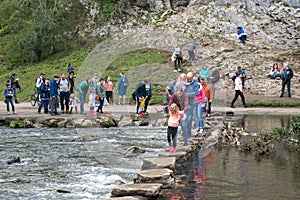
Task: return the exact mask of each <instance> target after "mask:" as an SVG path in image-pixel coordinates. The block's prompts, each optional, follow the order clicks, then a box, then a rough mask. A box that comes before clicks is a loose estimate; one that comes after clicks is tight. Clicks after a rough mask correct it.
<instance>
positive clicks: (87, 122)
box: [79, 119, 96, 128]
mask: <svg viewBox="0 0 300 200" xmlns="http://www.w3.org/2000/svg"><path fill="white" fill-rule="evenodd" d="M95 126H96V122H95V121H94V120H90V119H85V120H83V121H82V123H81V124H80V125H79V127H82V128H85V127H95Z"/></svg>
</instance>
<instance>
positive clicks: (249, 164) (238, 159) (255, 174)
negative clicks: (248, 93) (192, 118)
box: [158, 146, 300, 200]
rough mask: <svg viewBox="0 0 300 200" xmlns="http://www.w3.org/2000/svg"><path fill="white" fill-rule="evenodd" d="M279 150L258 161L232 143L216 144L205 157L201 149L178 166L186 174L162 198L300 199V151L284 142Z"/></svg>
mask: <svg viewBox="0 0 300 200" xmlns="http://www.w3.org/2000/svg"><path fill="white" fill-rule="evenodd" d="M276 152H277V154H276V156H273V157H269V158H265V159H262V160H260V161H257V160H255V157H254V155H253V154H245V153H243V152H240V151H238V150H236V149H235V148H230V147H228V148H222V147H220V148H216V149H215V150H213V151H211V153H208V154H206V157H205V158H204V159H203V158H202V155H203V154H202V153H203V152H201V151H199V152H197V153H196V154H194V156H193V157H192V158H191V159H190V160H189V161H188V162H186V163H184V164H183V165H181V166H178V171H177V173H178V176H180V177H182V178H181V180H180V181H179V183H178V187H177V188H176V189H175V191H174V192H173V191H172V192H170V194H169V193H165V194H164V195H163V196H161V197H159V198H158V199H160V200H165V199H173V196H174V195H176V196H177V197H180V198H177V199H195V200H198V199H204V200H207V199H213V200H215V199H222V200H232V199H249V200H257V199H267V200H269V199H270V200H274V199H275V200H277V199H278V200H282V199H299V197H300V168H299V165H300V152H295V151H289V150H287V149H285V148H284V147H282V146H278V147H276ZM181 181H182V182H183V183H181Z"/></svg>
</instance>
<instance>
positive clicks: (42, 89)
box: [38, 78, 50, 114]
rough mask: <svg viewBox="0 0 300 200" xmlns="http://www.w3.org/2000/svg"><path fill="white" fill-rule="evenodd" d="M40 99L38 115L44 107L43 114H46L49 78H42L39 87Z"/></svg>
mask: <svg viewBox="0 0 300 200" xmlns="http://www.w3.org/2000/svg"><path fill="white" fill-rule="evenodd" d="M39 88H40V99H41V103H40V105H39V107H38V113H41V109H42V107H44V113H45V114H47V113H48V112H49V111H48V106H49V99H50V93H49V92H50V85H49V78H46V79H45V78H43V79H42V84H41V85H40V87H39Z"/></svg>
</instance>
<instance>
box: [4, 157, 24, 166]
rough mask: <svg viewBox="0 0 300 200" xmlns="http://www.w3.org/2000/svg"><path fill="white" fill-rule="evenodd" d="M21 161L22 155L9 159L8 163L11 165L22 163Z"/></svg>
mask: <svg viewBox="0 0 300 200" xmlns="http://www.w3.org/2000/svg"><path fill="white" fill-rule="evenodd" d="M20 162H21V158H20V157H17V158H12V159H10V160H8V161H7V162H6V163H7V164H8V165H11V164H14V163H20Z"/></svg>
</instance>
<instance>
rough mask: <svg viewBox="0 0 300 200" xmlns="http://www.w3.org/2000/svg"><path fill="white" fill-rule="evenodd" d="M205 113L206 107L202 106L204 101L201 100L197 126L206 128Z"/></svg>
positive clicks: (198, 108)
mask: <svg viewBox="0 0 300 200" xmlns="http://www.w3.org/2000/svg"><path fill="white" fill-rule="evenodd" d="M204 113H205V107H202V102H199V103H198V105H197V123H196V125H197V128H198V129H200V128H204V120H205V117H204V116H203V114H204Z"/></svg>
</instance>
